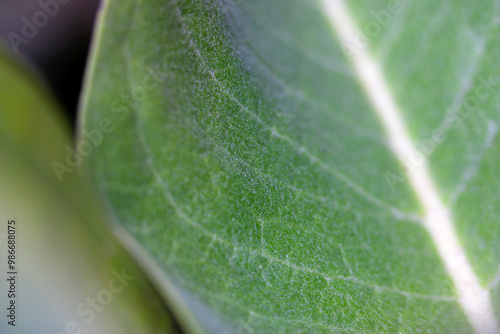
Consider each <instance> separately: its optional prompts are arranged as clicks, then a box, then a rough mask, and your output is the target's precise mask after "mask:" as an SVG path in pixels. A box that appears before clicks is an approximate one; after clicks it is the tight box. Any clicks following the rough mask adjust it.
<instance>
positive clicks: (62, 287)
mask: <svg viewBox="0 0 500 334" xmlns="http://www.w3.org/2000/svg"><path fill="white" fill-rule="evenodd" d="M0 46H1V45H0ZM0 77H1V78H2V80H1V81H0V157H1V161H2V162H1V163H0V184H1V185H2V187H1V188H0V252H1V253H2V256H1V258H0V267H1V268H2V269H1V270H2V272H3V273H4V274H5V276H6V277H5V278H4V279H6V278H7V277H10V274H9V276H7V271H9V272H16V273H17V275H16V276H15V282H16V283H15V286H16V290H15V298H11V293H10V285H9V286H7V284H4V282H5V281H3V282H2V284H1V285H0V293H1V295H2V305H3V306H2V308H3V307H4V306H5V308H7V306H10V304H8V303H10V302H11V301H15V306H16V310H17V313H16V314H17V317H16V319H13V318H8V317H6V316H7V315H8V312H10V311H5V312H4V317H3V319H2V321H1V322H0V332H2V333H61V332H65V333H66V332H67V333H69V332H74V333H76V332H93V333H99V332H107V333H172V334H173V333H180V330H179V327H178V326H177V324H176V323H175V321H174V320H173V319H172V318H171V314H170V312H169V309H168V308H167V307H166V306H165V304H164V301H163V299H162V298H161V297H159V295H158V292H157V290H156V288H155V287H154V286H153V285H152V284H151V282H150V279H149V276H147V275H145V274H144V272H143V271H142V266H144V264H142V265H141V266H139V265H137V264H136V263H135V260H134V259H133V258H132V257H131V256H130V255H129V254H128V253H127V252H126V251H125V249H124V247H123V246H122V245H121V244H120V243H119V242H118V240H117V239H116V237H115V236H114V235H112V234H111V233H110V231H109V229H108V224H107V222H106V221H105V219H108V218H104V216H103V215H102V210H101V209H100V208H99V207H98V205H96V197H95V193H94V192H92V191H90V190H89V188H88V187H87V185H86V182H85V180H86V179H85V178H81V175H79V173H78V172H77V171H76V169H74V168H72V170H73V171H72V172H68V173H67V174H65V175H64V176H65V177H64V180H63V181H64V182H60V180H59V179H58V176H57V173H55V171H54V170H53V165H54V162H56V161H64V158H65V156H66V154H67V151H66V149H67V148H71V146H72V143H71V140H70V136H69V131H68V128H67V125H66V124H64V123H63V122H62V120H61V119H60V108H59V106H58V105H57V103H55V102H54V100H53V98H52V95H51V93H50V92H49V91H48V90H47V89H46V88H45V86H44V85H43V83H42V82H41V81H40V80H39V79H38V78H37V77H36V76H35V75H34V74H33V73H32V72H31V71H28V70H26V69H25V68H24V67H21V66H20V64H19V63H18V61H17V60H16V59H14V58H13V57H11V55H10V54H6V53H4V52H3V49H1V48H0ZM12 221H14V222H15V223H14V224H10V223H8V222H12ZM13 231H15V232H16V234H15V236H16V242H15V244H13V243H12V242H13V239H12V238H11V237H12V236H13V235H14V234H12V232H13ZM14 246H15V247H14ZM12 247H14V248H12ZM13 251H14V253H12V252H13ZM8 252H9V253H8ZM7 255H9V256H15V258H14V259H13V261H14V264H13V265H14V267H12V268H11V267H10V265H12V263H9V266H7V264H8V263H7ZM10 260H12V259H10ZM7 268H9V270H8V269H7ZM117 277H120V279H121V280H119V279H118V278H117ZM4 279H2V280H4ZM8 290H9V293H8V292H7V291H8ZM8 295H9V297H8V298H7V296H8ZM92 300H93V303H94V304H89V303H91V302H92ZM92 305H95V308H94V306H92ZM4 310H5V309H4ZM14 320H15V321H14ZM11 321H12V323H11V324H10V323H8V322H11Z"/></svg>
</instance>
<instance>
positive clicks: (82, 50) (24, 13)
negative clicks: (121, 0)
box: [0, 0, 100, 126]
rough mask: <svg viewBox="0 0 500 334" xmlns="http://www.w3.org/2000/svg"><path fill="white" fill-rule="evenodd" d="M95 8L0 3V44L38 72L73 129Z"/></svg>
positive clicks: (36, 1) (64, 0)
mask: <svg viewBox="0 0 500 334" xmlns="http://www.w3.org/2000/svg"><path fill="white" fill-rule="evenodd" d="M99 3H100V1H99V0H0V38H1V39H3V42H4V44H6V46H7V48H8V49H10V50H11V51H12V52H14V53H16V54H18V55H21V56H23V57H24V58H27V59H28V60H30V61H31V62H32V63H34V64H35V66H36V67H37V68H38V69H39V70H40V72H42V75H43V76H44V77H45V78H46V80H47V81H48V83H49V85H50V87H51V89H52V91H53V92H54V94H55V96H56V98H57V99H58V100H59V101H60V102H61V104H62V107H63V109H64V110H65V111H66V113H67V118H68V121H69V122H70V123H71V125H72V126H74V125H75V117H76V111H77V104H78V99H79V95H80V90H81V85H82V80H83V74H84V71H85V65H86V62H87V56H88V51H89V46H90V41H91V37H92V31H93V25H94V20H95V16H96V12H97V9H98V6H99ZM21 40H22V42H19V41H21ZM16 44H17V45H16ZM16 48H17V49H18V50H16ZM16 51H18V52H16ZM0 80H6V79H5V78H0Z"/></svg>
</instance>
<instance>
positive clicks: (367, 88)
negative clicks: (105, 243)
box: [81, 0, 500, 333]
mask: <svg viewBox="0 0 500 334" xmlns="http://www.w3.org/2000/svg"><path fill="white" fill-rule="evenodd" d="M338 13H342V15H338ZM344 14H345V15H344ZM102 15H103V16H102V22H101V25H100V27H99V31H98V35H97V38H96V41H95V49H94V54H93V58H92V66H91V67H90V69H89V75H88V78H87V89H86V91H85V95H84V99H83V104H82V128H83V129H85V130H86V131H92V130H95V129H99V127H100V122H102V120H103V119H110V120H111V121H112V123H113V130H112V131H110V133H108V134H106V135H105V136H104V140H103V142H102V144H100V145H98V146H96V147H94V151H93V154H92V155H90V156H89V159H88V162H89V164H90V168H91V172H92V175H93V177H94V179H95V180H96V182H97V184H98V185H99V186H100V188H101V190H102V191H103V192H104V193H105V194H106V196H107V198H108V199H109V201H110V203H111V206H112V208H113V209H114V211H115V212H116V214H117V216H118V218H119V220H120V222H121V223H122V224H123V226H124V227H125V228H126V229H127V230H128V231H129V232H130V233H131V234H132V235H133V236H135V238H136V239H137V240H138V241H139V243H140V244H142V247H143V248H144V249H145V250H146V251H147V252H148V253H149V254H152V256H153V257H154V258H155V260H156V262H157V264H158V265H159V266H160V267H161V268H162V269H163V272H164V274H165V275H166V276H167V277H170V278H171V279H172V280H173V281H175V282H176V284H177V286H179V287H181V288H182V289H185V290H187V291H189V293H190V295H191V296H194V297H195V298H197V299H198V300H200V301H201V302H202V303H203V304H205V305H206V306H208V308H210V309H211V310H212V311H214V312H216V313H217V314H218V315H217V318H218V319H222V321H223V323H226V324H229V325H230V326H232V327H233V328H234V331H238V330H239V331H240V332H245V331H249V330H253V331H254V332H258V333H291V332H300V331H302V332H308V333H309V332H311V333H312V332H314V333H323V332H324V333H328V332H355V333H358V332H418V331H428V332H454V333H470V332H473V331H477V332H488V331H489V332H493V333H494V332H496V331H497V330H498V325H497V322H498V321H497V319H498V317H499V313H500V309H499V307H500V306H499V303H500V297H499V288H498V286H499V284H498V281H499V275H498V267H499V266H498V264H499V263H500V251H499V248H498V244H499V243H500V228H498V209H497V207H498V205H497V203H496V202H497V201H498V192H499V189H500V183H499V182H498V181H497V178H496V175H498V168H499V167H498V166H500V165H499V164H498V156H499V155H498V153H497V152H496V150H497V149H500V144H499V142H498V138H497V136H496V134H497V125H498V118H499V114H498V106H499V105H500V101H499V100H498V97H497V96H496V95H497V94H496V92H497V91H498V80H497V79H498V76H497V75H498V70H497V68H498V67H497V66H496V65H495V59H498V56H499V51H500V48H499V45H500V44H499V43H498V37H497V36H499V34H498V30H499V28H498V22H499V19H498V17H499V16H498V15H499V10H498V5H497V4H496V3H495V2H494V1H478V2H474V4H471V3H470V2H465V1H453V2H452V1H444V2H435V1H427V0H426V1H410V0H407V1H401V2H396V4H395V3H394V2H386V1H368V0H366V1H357V2H349V3H347V2H343V1H336V0H331V1H328V0H324V1H297V0H293V1H286V2H284V1H269V0H262V1H261V0H253V1H229V0H227V1H220V2H219V1H166V0H165V1H148V0H142V1H131V2H128V3H119V2H118V1H113V0H110V1H108V2H107V3H106V6H105V9H104V12H103V13H102ZM357 33H358V34H362V35H361V37H363V38H364V39H363V38H361V39H360V38H359V37H360V35H357ZM348 37H350V38H351V39H348ZM370 71H371V72H370ZM456 106H458V107H456ZM450 110H452V111H450ZM437 131H438V132H437ZM436 133H437V134H436ZM81 140H85V137H84V136H82V137H81ZM402 165H405V166H407V167H406V169H407V170H408V172H407V174H405V172H404V171H401V170H402V169H403V168H401V167H402ZM448 243H449V244H448ZM450 245H451V246H450ZM456 250H458V253H457V252H455V251H456ZM457 254H458V255H457ZM462 255H463V256H462ZM470 279H472V281H471V280H470ZM464 287H467V288H464ZM467 305H469V306H467ZM202 322H203V321H202ZM215 331H217V330H215Z"/></svg>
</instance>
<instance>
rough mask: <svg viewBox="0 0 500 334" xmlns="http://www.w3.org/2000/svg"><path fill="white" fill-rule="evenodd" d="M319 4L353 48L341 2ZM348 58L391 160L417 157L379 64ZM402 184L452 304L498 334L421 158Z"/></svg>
mask: <svg viewBox="0 0 500 334" xmlns="http://www.w3.org/2000/svg"><path fill="white" fill-rule="evenodd" d="M321 1H322V3H323V6H324V8H325V12H326V16H327V18H328V19H329V21H330V24H331V26H332V28H333V30H334V32H335V33H336V35H337V36H338V38H339V40H340V42H341V43H346V45H353V42H355V41H356V36H359V33H360V31H359V29H358V28H357V26H356V24H355V23H354V20H353V18H352V15H351V14H350V12H349V10H348V9H347V7H346V5H345V2H344V1H345V0H321ZM351 57H352V66H353V68H354V71H355V72H356V75H357V78H358V80H359V82H360V84H361V86H362V87H363V89H364V90H365V93H366V95H367V97H368V99H369V101H370V103H371V104H372V106H373V109H374V110H375V112H376V113H377V115H378V116H379V118H380V120H381V123H382V125H383V126H384V128H385V130H386V132H387V135H388V139H389V142H390V145H391V148H392V150H393V151H394V154H395V155H396V156H397V158H398V159H399V160H400V161H401V162H404V161H408V158H409V156H410V155H411V154H414V153H415V152H417V149H416V147H415V145H414V144H413V142H412V140H411V138H410V134H409V133H408V130H407V129H406V126H405V123H404V121H403V119H402V116H401V111H400V110H399V107H398V106H397V104H396V102H395V100H394V97H393V96H392V94H391V91H390V89H389V86H388V83H387V80H386V78H385V77H384V74H383V72H382V69H381V66H380V64H379V63H378V62H377V61H376V60H375V59H374V58H373V57H372V56H371V54H370V53H369V52H368V50H367V49H366V48H362V49H360V50H359V51H358V52H357V53H356V54H354V55H352V56H351ZM408 178H409V182H410V183H411V186H412V187H413V190H414V192H415V193H416V196H417V198H418V200H419V202H420V203H421V206H422V208H423V210H424V224H423V225H424V226H425V228H426V229H427V231H428V232H429V234H430V236H431V238H432V240H433V242H434V245H435V247H436V249H437V252H438V254H439V256H440V257H441V259H442V261H443V262H444V265H445V267H446V270H447V272H448V274H449V275H450V277H451V278H452V280H453V282H454V284H455V287H456V290H457V293H458V301H459V303H460V305H461V306H462V308H463V310H464V312H465V314H466V316H467V318H468V319H469V321H470V323H471V324H472V326H473V327H474V329H475V331H476V332H477V333H490V334H493V333H500V330H499V327H498V324H497V322H496V319H495V316H494V313H493V308H492V303H491V299H490V294H489V290H488V289H485V288H483V287H482V286H481V284H480V282H479V279H478V277H477V276H476V275H475V273H474V271H473V269H472V266H471V264H470V263H469V261H468V259H467V256H466V254H465V250H464V248H463V247H462V245H461V243H460V241H459V239H458V236H457V233H456V231H455V228H454V223H453V220H452V216H451V213H450V210H449V208H448V207H447V206H446V205H445V204H444V203H443V201H442V200H441V198H440V196H439V194H438V190H437V187H436V185H435V183H434V181H433V180H432V177H431V175H430V172H429V168H428V163H427V161H426V159H425V158H424V161H423V163H421V164H420V165H419V166H418V167H415V169H414V170H413V173H411V174H410V175H409V176H408Z"/></svg>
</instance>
